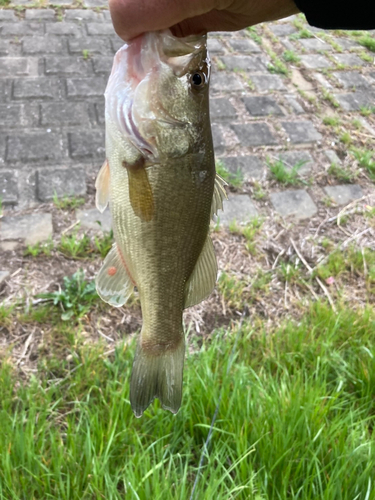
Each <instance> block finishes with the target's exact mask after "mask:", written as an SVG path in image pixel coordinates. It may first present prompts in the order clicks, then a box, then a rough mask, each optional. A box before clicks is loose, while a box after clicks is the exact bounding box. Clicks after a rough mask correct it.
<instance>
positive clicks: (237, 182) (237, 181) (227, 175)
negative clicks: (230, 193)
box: [216, 160, 244, 188]
mask: <svg viewBox="0 0 375 500" xmlns="http://www.w3.org/2000/svg"><path fill="white" fill-rule="evenodd" d="M216 172H217V173H218V174H219V175H220V176H221V177H222V178H223V179H224V180H225V181H226V182H227V183H228V184H230V185H231V186H233V187H235V188H240V187H241V186H242V184H243V182H244V178H243V173H242V171H241V170H240V169H237V171H236V172H235V173H233V172H231V171H230V170H228V169H227V168H226V167H225V165H224V164H223V162H222V161H221V160H217V161H216Z"/></svg>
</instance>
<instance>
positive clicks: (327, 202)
mask: <svg viewBox="0 0 375 500" xmlns="http://www.w3.org/2000/svg"><path fill="white" fill-rule="evenodd" d="M322 202H323V204H324V206H325V207H328V208H329V207H333V206H335V202H334V201H333V200H332V198H330V197H329V196H325V197H324V198H323V200H322Z"/></svg>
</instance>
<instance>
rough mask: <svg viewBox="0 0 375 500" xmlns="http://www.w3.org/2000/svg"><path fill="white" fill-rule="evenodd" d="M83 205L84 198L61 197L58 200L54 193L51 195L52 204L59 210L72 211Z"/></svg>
mask: <svg viewBox="0 0 375 500" xmlns="http://www.w3.org/2000/svg"><path fill="white" fill-rule="evenodd" d="M84 203H85V199H84V198H77V197H76V196H71V197H69V196H66V195H65V196H62V197H61V198H58V196H57V193H56V191H55V192H54V195H53V204H54V205H55V207H56V208H58V209H59V210H74V209H75V208H78V207H80V206H81V205H83V204H84Z"/></svg>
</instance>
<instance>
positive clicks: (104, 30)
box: [86, 23, 115, 36]
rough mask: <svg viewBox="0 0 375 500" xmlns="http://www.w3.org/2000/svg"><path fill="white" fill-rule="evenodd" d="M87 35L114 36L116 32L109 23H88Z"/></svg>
mask: <svg viewBox="0 0 375 500" xmlns="http://www.w3.org/2000/svg"><path fill="white" fill-rule="evenodd" d="M86 28H87V33H88V34H89V35H94V36H108V35H113V34H114V32H115V30H114V28H113V25H112V24H109V23H108V24H107V23H87V24H86Z"/></svg>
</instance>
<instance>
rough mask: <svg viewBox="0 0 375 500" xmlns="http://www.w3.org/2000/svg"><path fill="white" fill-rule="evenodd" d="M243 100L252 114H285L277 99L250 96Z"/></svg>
mask: <svg viewBox="0 0 375 500" xmlns="http://www.w3.org/2000/svg"><path fill="white" fill-rule="evenodd" d="M243 102H244V104H245V106H246V109H247V110H248V112H249V113H250V114H251V115H252V116H267V115H283V114H284V113H283V111H282V109H281V108H280V106H279V105H278V104H277V102H276V101H275V99H272V97H268V96H248V97H244V99H243Z"/></svg>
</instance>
